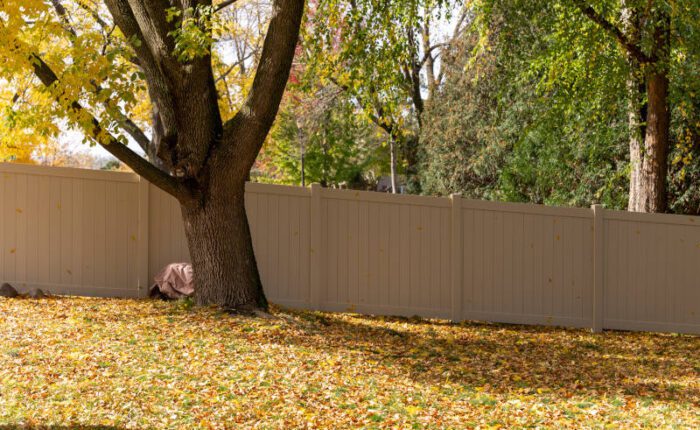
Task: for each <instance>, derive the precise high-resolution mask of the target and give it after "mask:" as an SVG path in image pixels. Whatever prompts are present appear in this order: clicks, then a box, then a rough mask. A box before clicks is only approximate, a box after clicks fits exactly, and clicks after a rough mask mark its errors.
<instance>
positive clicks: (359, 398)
mask: <svg viewBox="0 0 700 430" xmlns="http://www.w3.org/2000/svg"><path fill="white" fill-rule="evenodd" d="M273 313H274V314H275V315H276V316H277V317H278V318H275V319H271V320H267V319H261V318H250V317H244V316H231V315H228V314H224V313H220V312H218V311H215V310H212V309H193V308H191V307H190V306H188V304H187V303H186V302H179V303H165V302H155V301H139V300H105V299H84V298H49V299H43V300H29V299H21V300H18V299H14V300H10V299H2V298H0V428H16V427H19V428H24V427H26V428H48V427H49V426H55V427H52V428H74V427H77V426H80V425H84V426H85V428H115V429H122V428H124V429H128V428H278V429H288V428H350V427H355V428H356V427H361V428H499V427H500V428H523V427H525V428H556V429H559V428H566V427H569V428H644V427H648V428H698V427H699V426H700V338H698V337H692V336H679V335H662V334H648V333H645V334H642V333H623V332H606V333H604V334H592V333H590V332H588V331H584V330H565V329H553V328H542V327H524V326H510V325H488V324H460V325H454V324H449V323H447V322H444V321H425V320H418V319H398V318H372V317H364V316H359V315H349V314H325V313H315V312H291V311H284V310H279V309H274V310H273ZM60 426H65V427H60Z"/></svg>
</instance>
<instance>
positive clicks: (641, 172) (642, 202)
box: [629, 71, 670, 212]
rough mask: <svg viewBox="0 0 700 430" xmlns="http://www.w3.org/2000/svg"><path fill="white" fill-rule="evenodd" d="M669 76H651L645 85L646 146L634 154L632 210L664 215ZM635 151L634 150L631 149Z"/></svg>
mask: <svg viewBox="0 0 700 430" xmlns="http://www.w3.org/2000/svg"><path fill="white" fill-rule="evenodd" d="M668 85H669V81H668V76H667V74H666V73H665V72H664V71H661V72H655V73H652V74H651V75H650V76H649V77H648V78H647V82H646V93H647V98H648V105H647V106H648V107H647V124H646V127H645V136H644V146H643V147H641V148H640V147H639V145H636V148H635V151H634V152H632V153H631V160H630V162H631V163H632V166H631V167H632V172H631V174H630V202H629V210H630V211H634V212H664V211H665V210H666V172H667V168H668V145H669V123H670V118H669V108H668ZM630 149H632V148H630Z"/></svg>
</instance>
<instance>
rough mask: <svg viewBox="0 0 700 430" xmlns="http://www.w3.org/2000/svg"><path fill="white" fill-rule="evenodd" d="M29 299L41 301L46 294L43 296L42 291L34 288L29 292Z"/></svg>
mask: <svg viewBox="0 0 700 430" xmlns="http://www.w3.org/2000/svg"><path fill="white" fill-rule="evenodd" d="M29 297H31V298H32V299H41V298H44V297H46V294H44V292H43V291H41V290H40V289H39V288H34V289H33V290H31V291H30V292H29Z"/></svg>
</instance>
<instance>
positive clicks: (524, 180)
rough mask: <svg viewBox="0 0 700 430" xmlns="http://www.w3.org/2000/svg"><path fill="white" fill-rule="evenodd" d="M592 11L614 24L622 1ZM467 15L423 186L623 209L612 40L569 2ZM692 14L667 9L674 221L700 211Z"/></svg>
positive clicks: (497, 2) (517, 4)
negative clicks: (466, 29) (468, 24)
mask: <svg viewBox="0 0 700 430" xmlns="http://www.w3.org/2000/svg"><path fill="white" fill-rule="evenodd" d="M656 3H659V2H652V3H650V4H651V5H652V7H657V5H656ZM591 4H592V5H593V6H594V7H595V8H596V10H599V11H601V13H603V15H604V16H606V17H607V18H608V19H609V20H610V21H611V22H613V23H615V25H621V23H620V6H621V3H620V2H618V1H605V2H591ZM645 4H646V2H645ZM474 7H475V8H474V14H475V15H474V16H475V19H474V21H473V24H474V26H473V27H472V29H471V32H470V33H469V34H467V35H466V36H465V39H466V40H465V42H464V45H463V46H462V47H460V50H459V51H458V52H456V53H454V55H453V58H452V59H451V61H446V66H445V67H447V68H448V69H449V70H450V71H451V72H450V73H448V75H447V76H448V77H447V82H446V83H445V84H444V86H443V87H442V89H441V91H440V93H439V95H438V96H437V98H438V99H439V102H435V103H433V104H431V105H430V107H429V109H428V112H427V114H426V117H425V118H426V123H427V125H426V126H425V130H424V131H423V139H424V141H425V142H424V143H425V146H424V148H425V152H424V157H423V159H424V164H423V166H424V170H423V172H422V179H423V182H424V187H426V189H427V190H428V191H429V192H434V193H440V194H448V193H451V192H461V193H463V194H465V195H468V196H471V197H479V198H489V199H500V200H510V201H529V202H537V203H545V204H556V205H575V206H588V205H590V204H592V203H603V204H605V205H606V206H607V207H610V208H617V209H624V208H626V206H627V192H628V187H629V184H628V175H629V155H628V141H629V129H628V125H627V103H628V101H627V93H626V88H625V81H626V79H627V77H628V76H629V72H630V69H629V65H628V61H627V58H626V57H625V54H624V52H623V51H622V50H621V49H620V47H619V45H618V43H617V42H616V41H615V40H614V39H613V38H612V37H611V36H610V35H609V34H607V33H606V32H604V31H603V30H602V29H601V28H600V26H598V25H597V24H595V23H593V22H592V21H591V20H590V19H588V18H587V17H586V16H585V15H583V13H582V12H581V11H580V10H579V9H578V8H577V7H576V6H575V4H574V3H573V2H571V1H558V2H550V1H525V0H489V1H482V2H475V3H474ZM658 7H665V6H663V4H661V6H658ZM698 14H699V12H697V8H695V9H692V8H691V7H689V2H678V3H677V4H675V5H674V9H673V13H672V20H673V26H672V28H673V31H674V36H673V43H672V52H671V55H670V57H669V61H668V62H667V64H665V65H663V66H662V67H669V71H670V77H671V95H670V103H671V106H672V130H671V148H672V154H671V157H670V164H671V165H670V170H669V187H670V189H669V198H670V200H671V202H670V207H671V209H672V210H673V211H675V212H682V213H698V212H699V210H700V189H698V187H697V185H695V184H697V179H698V178H700V176H698V175H700V165H699V164H698V163H699V162H698V155H700V154H698V152H700V149H699V147H700V137H699V136H700V133H699V132H698V130H700V108H699V106H698V104H699V103H700V101H699V98H698V94H700V88H699V87H698V86H699V85H700V76H699V75H698V73H699V72H698V70H700V67H699V66H700V63H699V61H700V55H698V50H699V49H700V48H699V47H700V43H696V42H698V34H700V19H698ZM645 37H646V36H645ZM642 39H643V40H644V37H642ZM643 47H644V48H643V49H645V50H647V49H648V48H646V45H644V44H643ZM451 154H455V155H456V156H455V157H451Z"/></svg>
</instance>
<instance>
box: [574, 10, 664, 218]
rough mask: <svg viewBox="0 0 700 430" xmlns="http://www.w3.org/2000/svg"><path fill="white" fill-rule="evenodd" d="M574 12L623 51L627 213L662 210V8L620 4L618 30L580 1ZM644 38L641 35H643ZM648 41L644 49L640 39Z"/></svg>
mask: <svg viewBox="0 0 700 430" xmlns="http://www.w3.org/2000/svg"><path fill="white" fill-rule="evenodd" d="M574 2H575V3H576V4H577V6H578V8H579V9H580V10H581V11H582V12H583V14H584V15H586V16H587V17H588V18H589V19H591V20H592V21H593V22H595V23H596V24H598V25H599V26H600V27H601V28H602V29H603V30H604V31H605V32H607V33H608V34H610V35H611V36H612V37H613V38H614V39H615V40H616V41H617V42H618V44H619V45H620V46H621V48H622V49H623V50H624V51H625V55H626V56H627V61H628V64H629V66H630V76H629V78H628V81H627V89H628V97H629V98H628V107H629V110H628V121H629V133H630V137H629V146H630V194H629V202H628V208H627V209H628V210H629V211H633V212H664V211H665V210H666V200H667V192H666V172H667V169H668V152H669V134H670V131H669V127H670V108H669V102H668V88H669V78H668V67H669V64H668V62H669V53H670V47H671V30H670V29H671V19H670V16H669V14H668V11H667V10H666V9H665V5H664V4H661V3H660V2H659V3H658V4H657V3H655V2H654V0H650V1H649V2H648V3H647V4H646V5H645V8H644V9H643V10H642V9H641V8H639V4H638V3H637V2H627V1H624V0H623V2H622V6H623V7H622V16H621V18H622V24H623V25H622V28H618V27H617V26H616V25H615V24H613V23H611V22H610V21H608V20H607V19H606V18H605V17H604V16H603V15H601V14H600V13H598V12H597V11H596V10H595V9H594V8H593V7H592V6H590V5H589V4H588V3H587V2H586V1H585V0H574ZM643 36H644V37H643ZM646 39H648V40H651V41H652V43H651V46H650V47H649V48H648V49H645V48H644V47H643V43H642V42H643V40H646Z"/></svg>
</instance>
